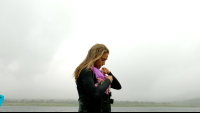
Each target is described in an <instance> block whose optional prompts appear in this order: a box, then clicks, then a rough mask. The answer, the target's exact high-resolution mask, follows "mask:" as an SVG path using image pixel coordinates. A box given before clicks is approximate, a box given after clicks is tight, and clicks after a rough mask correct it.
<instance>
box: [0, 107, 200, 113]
mask: <svg viewBox="0 0 200 113" xmlns="http://www.w3.org/2000/svg"><path fill="white" fill-rule="evenodd" d="M77 111H78V107H43V106H1V107H0V112H77ZM112 112H200V107H112Z"/></svg>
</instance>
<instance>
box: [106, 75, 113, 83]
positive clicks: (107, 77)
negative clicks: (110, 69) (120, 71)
mask: <svg viewBox="0 0 200 113" xmlns="http://www.w3.org/2000/svg"><path fill="white" fill-rule="evenodd" d="M107 79H109V80H110V82H111V83H112V81H113V77H112V76H105V80H107Z"/></svg>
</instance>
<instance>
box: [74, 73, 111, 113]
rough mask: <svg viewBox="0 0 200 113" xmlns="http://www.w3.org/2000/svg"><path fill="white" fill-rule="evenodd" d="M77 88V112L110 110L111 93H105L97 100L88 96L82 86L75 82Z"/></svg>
mask: <svg viewBox="0 0 200 113" xmlns="http://www.w3.org/2000/svg"><path fill="white" fill-rule="evenodd" d="M94 83H96V77H94ZM76 85H77V90H78V93H79V99H78V101H79V110H78V112H111V105H110V104H113V101H114V100H113V99H110V97H111V93H110V94H109V95H107V94H106V93H105V94H104V95H103V96H102V97H101V98H100V99H98V100H94V99H92V98H91V97H89V96H88V95H87V94H86V93H85V91H84V90H83V88H82V87H81V86H80V85H79V84H78V81H77V82H76Z"/></svg>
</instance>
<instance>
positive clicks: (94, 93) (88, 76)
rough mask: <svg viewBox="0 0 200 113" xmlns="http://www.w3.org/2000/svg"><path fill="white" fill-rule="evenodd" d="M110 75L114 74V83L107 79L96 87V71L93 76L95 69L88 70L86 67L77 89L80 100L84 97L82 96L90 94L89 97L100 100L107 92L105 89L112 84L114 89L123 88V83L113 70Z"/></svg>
mask: <svg viewBox="0 0 200 113" xmlns="http://www.w3.org/2000/svg"><path fill="white" fill-rule="evenodd" d="M108 75H109V76H113V82H112V83H111V82H110V80H109V79H107V80H105V82H104V83H103V84H101V85H98V86H97V87H95V85H94V84H95V83H97V79H96V77H95V76H96V75H95V73H94V77H93V71H92V70H87V71H86V68H84V69H83V70H82V71H81V73H80V75H79V78H78V79H77V90H78V94H79V100H80V99H81V98H82V96H88V97H89V98H92V99H94V100H98V99H99V98H100V97H101V96H102V95H103V94H105V91H106V89H107V88H108V86H109V85H110V84H111V88H113V89H121V84H120V83H119V81H118V80H117V79H116V78H115V76H114V75H113V74H112V73H111V72H110V73H109V74H108Z"/></svg>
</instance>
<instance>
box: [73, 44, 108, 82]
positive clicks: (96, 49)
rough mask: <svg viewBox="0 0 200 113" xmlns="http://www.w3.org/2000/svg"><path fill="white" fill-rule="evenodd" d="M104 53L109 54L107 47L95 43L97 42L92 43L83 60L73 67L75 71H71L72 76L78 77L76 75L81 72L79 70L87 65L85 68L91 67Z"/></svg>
mask: <svg viewBox="0 0 200 113" xmlns="http://www.w3.org/2000/svg"><path fill="white" fill-rule="evenodd" d="M104 53H108V54H109V49H108V48H107V47H106V46H105V45H104V44H99V43H97V44H95V45H93V46H92V47H91V48H90V50H89V51H88V54H87V56H86V58H85V60H83V62H82V63H80V64H79V66H78V67H77V68H76V69H75V71H74V73H73V77H74V78H75V80H77V79H78V77H79V75H80V73H81V70H82V69H83V68H85V67H87V70H89V69H90V67H92V68H93V67H94V63H95V61H97V60H98V59H100V58H101V56H102V55H103V54H104ZM93 74H94V73H93Z"/></svg>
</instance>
